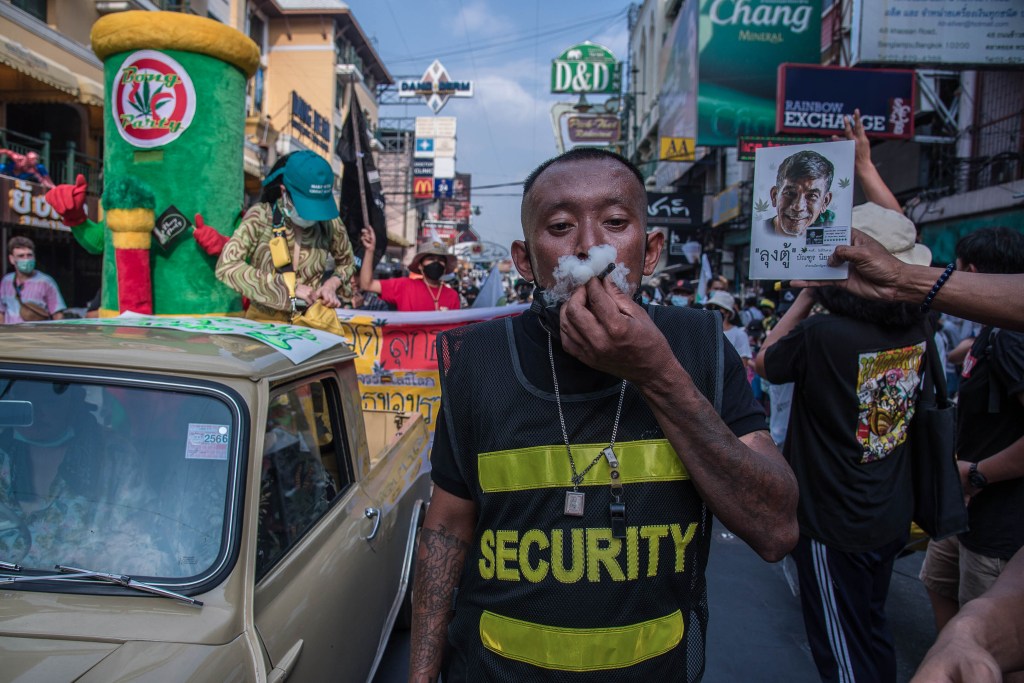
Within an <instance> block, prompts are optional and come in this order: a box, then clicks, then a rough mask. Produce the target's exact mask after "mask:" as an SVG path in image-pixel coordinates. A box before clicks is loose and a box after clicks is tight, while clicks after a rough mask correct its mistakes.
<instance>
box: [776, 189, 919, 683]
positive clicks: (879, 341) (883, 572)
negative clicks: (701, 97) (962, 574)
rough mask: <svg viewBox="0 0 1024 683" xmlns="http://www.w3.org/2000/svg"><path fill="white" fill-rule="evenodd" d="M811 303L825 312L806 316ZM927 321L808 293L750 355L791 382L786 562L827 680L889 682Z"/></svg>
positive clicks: (886, 306) (886, 235) (886, 225)
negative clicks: (790, 517) (793, 537)
mask: <svg viewBox="0 0 1024 683" xmlns="http://www.w3.org/2000/svg"><path fill="white" fill-rule="evenodd" d="M879 211H882V212H884V213H880V214H879V216H880V218H881V219H882V220H879V221H877V222H876V223H875V224H873V225H872V226H865V227H864V228H862V229H864V230H866V231H867V230H871V231H872V232H874V233H875V234H873V235H872V236H873V237H875V238H876V239H878V240H879V241H882V242H883V243H885V244H886V245H888V247H889V251H890V253H893V254H894V255H896V256H898V257H901V258H904V259H907V260H908V261H907V262H914V261H920V262H925V260H926V259H927V260H929V261H930V258H931V255H930V253H926V249H925V248H924V247H922V246H920V245H918V247H917V248H916V249H915V248H914V238H915V237H916V231H915V228H914V225H913V223H911V222H910V221H909V220H907V219H906V218H905V217H904V216H903V215H902V214H900V213H898V212H896V211H892V210H888V209H879ZM908 246H909V247H910V248H909V249H908V248H907V247H908ZM815 303H821V304H822V305H823V306H824V308H825V309H826V310H827V311H828V313H823V314H819V315H814V316H810V312H811V308H812V307H813V305H814V304H815ZM809 316H810V317H809ZM923 319H924V316H923V314H922V313H920V311H919V309H918V306H917V305H912V304H894V303H888V302H885V303H883V302H872V301H868V300H867V299H862V298H860V297H857V296H854V295H853V294H850V293H848V292H846V291H845V290H842V289H840V288H838V287H823V288H820V289H815V290H809V289H805V290H803V291H802V292H801V293H800V294H799V296H797V299H796V301H795V302H794V303H793V305H792V306H791V307H790V309H789V310H788V311H787V312H786V314H785V316H784V317H783V318H782V320H780V321H779V323H778V325H777V326H776V327H775V328H774V329H773V330H772V332H771V334H769V335H768V338H767V339H766V340H765V343H764V345H763V346H762V348H761V351H760V352H759V353H758V358H757V366H758V372H759V374H761V375H762V376H763V377H766V378H767V379H768V380H769V381H770V382H772V383H783V382H795V384H796V386H795V390H794V394H793V407H792V412H791V416H790V423H789V432H788V434H787V436H786V442H785V446H784V450H783V453H784V455H785V456H786V459H787V460H788V461H789V463H790V465H791V466H792V467H793V472H794V473H795V474H796V477H797V483H798V486H799V489H800V500H799V503H798V506H797V518H798V520H799V522H800V540H799V542H798V543H797V546H796V548H795V549H794V551H793V553H792V557H793V559H794V560H795V562H796V565H797V571H798V575H799V579H800V602H801V606H802V608H803V614H804V623H805V626H806V628H807V638H808V641H809V643H810V646H811V653H812V654H813V656H814V662H815V664H816V666H817V668H818V673H819V675H820V676H821V679H822V680H823V681H844V682H845V681H873V682H875V683H894V682H895V680H896V655H895V649H894V646H893V642H892V635H891V633H890V631H889V628H888V625H887V623H886V615H885V601H886V597H887V595H888V591H889V581H890V578H891V575H892V567H893V561H894V560H895V559H896V555H897V554H898V553H899V552H900V550H902V549H903V546H904V544H905V542H906V539H907V536H908V533H909V530H910V520H911V515H912V502H913V493H912V487H911V477H910V460H909V451H908V449H907V434H908V430H909V427H910V423H911V420H912V419H913V414H914V409H915V404H916V401H917V393H918V387H919V385H920V372H921V369H922V367H923V363H924V354H925V349H926V340H925V337H926V333H925V328H924V324H923Z"/></svg>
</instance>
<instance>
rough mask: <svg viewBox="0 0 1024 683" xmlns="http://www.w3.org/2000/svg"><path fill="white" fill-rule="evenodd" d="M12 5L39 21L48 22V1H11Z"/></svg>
mask: <svg viewBox="0 0 1024 683" xmlns="http://www.w3.org/2000/svg"><path fill="white" fill-rule="evenodd" d="M11 4H12V5H14V6H15V7H17V8H19V9H23V10H25V11H26V12H28V13H29V14H31V15H32V16H33V17H35V18H36V19H38V20H39V21H46V0H11Z"/></svg>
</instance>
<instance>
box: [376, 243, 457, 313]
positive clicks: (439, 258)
mask: <svg viewBox="0 0 1024 683" xmlns="http://www.w3.org/2000/svg"><path fill="white" fill-rule="evenodd" d="M362 242H363V247H364V248H365V251H364V252H363V253H364V256H363V265H362V267H361V268H360V269H359V287H360V288H361V289H362V290H363V291H364V292H374V293H376V294H379V295H380V298H381V299H382V300H384V301H386V302H388V303H389V304H393V305H394V306H395V308H396V309H397V310H399V311H457V310H459V304H460V300H459V293H458V292H456V291H455V290H454V289H452V288H451V287H449V286H448V285H446V284H443V283H442V282H441V278H442V277H444V276H445V275H447V274H448V273H451V272H452V271H454V270H455V265H456V260H455V256H454V254H450V253H449V252H448V249H447V248H446V247H445V246H444V244H442V243H441V242H424V243H422V244H420V246H419V249H418V250H417V251H416V255H415V256H413V257H412V263H410V264H409V272H410V273H416V274H417V275H422V276H423V277H422V278H415V279H414V278H411V277H400V278H394V279H391V280H375V279H374V277H373V258H372V254H373V250H374V247H375V246H376V245H377V238H376V236H375V235H374V234H373V231H372V230H363V234H362Z"/></svg>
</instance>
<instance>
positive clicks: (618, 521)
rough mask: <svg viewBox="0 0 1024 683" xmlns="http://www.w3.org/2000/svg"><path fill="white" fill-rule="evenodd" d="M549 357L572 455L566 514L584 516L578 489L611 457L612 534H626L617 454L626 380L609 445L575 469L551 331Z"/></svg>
mask: <svg viewBox="0 0 1024 683" xmlns="http://www.w3.org/2000/svg"><path fill="white" fill-rule="evenodd" d="M548 360H549V361H550V362H551V381H552V383H553V384H554V385H555V405H556V406H558V423H559V424H560V425H561V427H562V440H563V441H564V442H565V453H566V455H568V456H569V469H570V470H572V491H566V492H565V509H564V514H566V515H568V516H570V517H582V516H583V507H584V497H585V494H584V493H583V492H582V491H580V490H579V486H580V484H582V483H583V477H585V476H586V474H587V472H589V471H590V470H591V469H592V468H593V467H594V465H596V464H597V463H598V461H599V460H600V459H601V458H605V459H606V460H607V461H608V466H609V468H610V470H611V488H612V503H611V506H610V512H611V522H612V536H613V537H615V538H625V537H626V506H625V504H624V503H623V502H622V483H621V482H620V481H619V459H618V458H617V457H616V456H615V437H616V435H617V434H618V433H619V419H620V418H621V417H622V403H623V399H624V398H625V397H626V380H622V388H621V389H619V405H618V407H617V408H616V409H615V423H614V424H613V425H612V438H611V441H610V442H609V444H608V447H607V448H605V449H604V450H602V451H601V452H600V453H598V454H597V457H596V458H594V459H593V460H592V461H591V462H590V464H589V465H587V466H586V468H585V469H584V470H583V471H582V472H580V473H579V474H577V473H576V461H575V460H573V457H572V447H571V446H570V445H569V432H568V430H566V428H565V415H564V414H563V412H562V395H561V392H560V391H559V388H558V373H556V372H555V353H554V351H553V350H552V348H551V332H548Z"/></svg>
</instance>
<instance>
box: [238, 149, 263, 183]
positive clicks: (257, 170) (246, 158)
mask: <svg viewBox="0 0 1024 683" xmlns="http://www.w3.org/2000/svg"><path fill="white" fill-rule="evenodd" d="M258 149H259V148H258V147H256V146H255V145H253V144H252V143H251V142H249V141H248V140H246V142H245V149H244V151H243V153H242V170H243V171H245V174H246V175H250V176H252V177H254V178H257V179H260V180H262V179H263V159H262V158H260V153H259V152H258V151H257V150H258Z"/></svg>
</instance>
